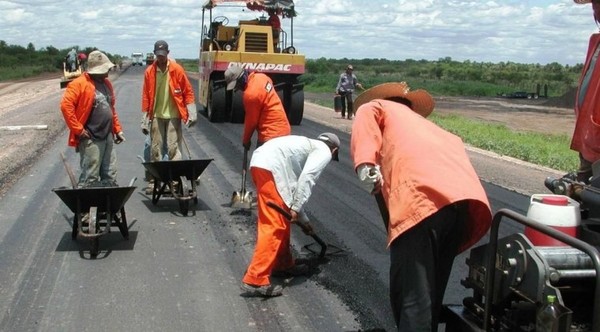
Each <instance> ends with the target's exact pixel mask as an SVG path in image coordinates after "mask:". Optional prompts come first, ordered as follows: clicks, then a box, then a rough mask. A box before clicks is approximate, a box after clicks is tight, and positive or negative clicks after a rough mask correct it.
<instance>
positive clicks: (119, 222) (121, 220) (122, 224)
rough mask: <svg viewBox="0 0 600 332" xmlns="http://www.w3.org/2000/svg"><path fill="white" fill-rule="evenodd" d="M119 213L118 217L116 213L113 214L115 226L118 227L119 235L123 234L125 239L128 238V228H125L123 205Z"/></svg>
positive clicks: (125, 219) (125, 220)
mask: <svg viewBox="0 0 600 332" xmlns="http://www.w3.org/2000/svg"><path fill="white" fill-rule="evenodd" d="M120 215H121V216H120V217H119V216H118V215H115V221H116V222H117V226H118V227H119V231H120V232H121V235H123V237H124V238H125V240H129V228H127V217H126V216H125V207H122V208H121V210H120Z"/></svg>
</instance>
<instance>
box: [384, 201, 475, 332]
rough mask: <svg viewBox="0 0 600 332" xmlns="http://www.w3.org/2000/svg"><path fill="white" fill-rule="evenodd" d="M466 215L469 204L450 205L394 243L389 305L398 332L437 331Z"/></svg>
mask: <svg viewBox="0 0 600 332" xmlns="http://www.w3.org/2000/svg"><path fill="white" fill-rule="evenodd" d="M466 212H467V211H466V203H459V204H451V205H448V206H446V207H444V208H442V209H441V210H439V211H438V212H437V213H435V214H433V215H431V216H430V217H428V218H426V219H424V220H423V221H421V223H419V224H418V225H416V226H414V227H413V228H412V229H410V230H408V231H407V232H406V233H404V234H402V235H400V236H399V237H398V238H396V239H395V240H394V241H393V242H392V244H391V246H390V301H391V304H392V311H393V312H394V319H395V321H396V326H397V327H398V331H411V332H417V331H437V325H438V322H439V316H440V311H441V309H442V301H443V299H444V293H445V291H446V285H447V284H448V279H449V277H450V272H451V270H452V263H453V261H454V258H455V257H456V255H457V254H458V248H459V245H460V243H461V241H462V237H463V234H465V229H464V228H465V224H466V220H465V219H466Z"/></svg>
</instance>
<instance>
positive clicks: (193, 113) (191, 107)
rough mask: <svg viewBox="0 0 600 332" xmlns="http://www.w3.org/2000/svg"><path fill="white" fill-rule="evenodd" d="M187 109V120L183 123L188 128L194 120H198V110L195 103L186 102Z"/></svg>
mask: <svg viewBox="0 0 600 332" xmlns="http://www.w3.org/2000/svg"><path fill="white" fill-rule="evenodd" d="M186 107H187V111H188V120H187V122H186V123H185V125H186V126H187V127H188V128H189V127H192V126H193V125H195V124H196V121H198V111H197V110H196V104H195V103H193V104H188V105H187V106H186Z"/></svg>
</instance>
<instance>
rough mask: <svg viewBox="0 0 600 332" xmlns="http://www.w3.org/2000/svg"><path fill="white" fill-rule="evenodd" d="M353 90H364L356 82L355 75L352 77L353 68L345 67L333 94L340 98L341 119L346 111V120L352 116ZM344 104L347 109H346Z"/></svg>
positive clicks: (350, 66)
mask: <svg viewBox="0 0 600 332" xmlns="http://www.w3.org/2000/svg"><path fill="white" fill-rule="evenodd" d="M354 88H360V89H363V90H364V88H363V86H362V84H360V83H359V82H358V79H357V78H356V75H354V67H353V66H352V65H348V66H346V71H345V72H343V73H341V74H340V78H339V80H338V83H337V86H336V87H335V93H336V94H338V95H340V96H341V97H342V99H341V102H342V118H344V117H345V114H346V111H348V120H350V119H352V116H353V115H354V105H353V102H354V97H353V93H354ZM346 104H347V105H348V107H346Z"/></svg>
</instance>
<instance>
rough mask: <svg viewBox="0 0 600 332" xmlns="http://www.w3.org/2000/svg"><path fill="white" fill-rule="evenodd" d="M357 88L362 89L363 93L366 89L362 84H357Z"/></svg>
mask: <svg viewBox="0 0 600 332" xmlns="http://www.w3.org/2000/svg"><path fill="white" fill-rule="evenodd" d="M356 86H357V87H359V88H360V89H361V90H363V91H364V90H365V88H364V87H363V86H362V84H360V83H357V84H356Z"/></svg>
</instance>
